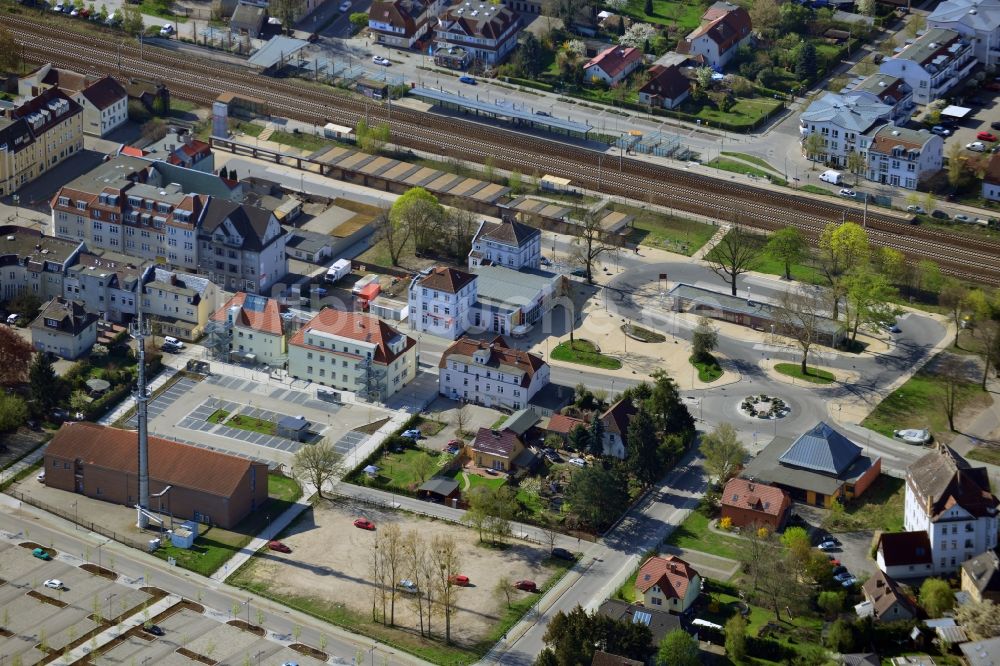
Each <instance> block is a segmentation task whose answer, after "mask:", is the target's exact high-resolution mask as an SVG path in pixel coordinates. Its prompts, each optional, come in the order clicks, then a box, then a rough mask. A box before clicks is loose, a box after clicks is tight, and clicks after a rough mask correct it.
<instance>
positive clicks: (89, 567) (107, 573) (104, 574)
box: [80, 564, 118, 580]
mask: <svg viewBox="0 0 1000 666" xmlns="http://www.w3.org/2000/svg"><path fill="white" fill-rule="evenodd" d="M80 568H81V569H83V570H84V571H86V572H87V573H92V574H94V575H95V576H100V577H101V578H107V579H108V580H118V574H116V573H115V572H114V571H111V570H110V569H104V568H102V567H99V566H97V565H96V564H81V565H80Z"/></svg>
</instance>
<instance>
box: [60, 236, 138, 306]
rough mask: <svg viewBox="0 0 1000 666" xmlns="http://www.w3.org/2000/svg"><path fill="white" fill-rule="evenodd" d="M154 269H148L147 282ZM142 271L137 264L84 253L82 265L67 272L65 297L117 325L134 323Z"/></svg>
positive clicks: (80, 259) (80, 260) (64, 288)
mask: <svg viewBox="0 0 1000 666" xmlns="http://www.w3.org/2000/svg"><path fill="white" fill-rule="evenodd" d="M152 271H153V266H151V265H149V266H146V267H145V270H144V271H143V274H144V275H145V277H146V280H147V281H148V280H150V279H152V277H151V274H152ZM139 273H140V268H139V267H138V266H136V265H135V264H131V263H127V262H123V261H120V260H112V259H109V258H107V257H99V256H97V255H94V254H90V253H82V254H81V255H80V258H79V261H78V262H77V263H76V264H74V265H72V266H70V267H69V268H67V269H66V273H65V277H64V278H63V295H64V296H65V297H66V298H67V299H72V300H76V301H80V302H82V303H83V304H84V306H85V307H86V308H87V309H88V310H89V311H91V312H96V313H98V314H99V315H100V316H101V317H102V318H105V319H107V320H108V321H113V322H116V323H122V322H128V321H131V319H132V317H133V315H135V313H136V303H137V295H136V286H137V285H138V283H139V280H140V274H139Z"/></svg>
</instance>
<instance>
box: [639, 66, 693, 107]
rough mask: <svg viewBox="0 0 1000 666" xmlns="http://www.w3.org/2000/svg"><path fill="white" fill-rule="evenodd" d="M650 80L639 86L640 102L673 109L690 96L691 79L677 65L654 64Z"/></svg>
mask: <svg viewBox="0 0 1000 666" xmlns="http://www.w3.org/2000/svg"><path fill="white" fill-rule="evenodd" d="M649 75H650V76H649V81H648V82H646V85H644V86H643V87H641V88H639V103H640V104H649V105H650V106H660V107H663V108H664V109H673V108H675V107H677V106H678V105H679V104H680V103H681V102H683V101H684V100H686V99H687V98H688V95H689V94H690V92H691V81H690V80H689V79H688V78H687V77H686V76H684V74H682V73H681V68H680V67H679V66H677V65H669V66H666V67H664V66H662V65H653V66H652V67H650V68H649Z"/></svg>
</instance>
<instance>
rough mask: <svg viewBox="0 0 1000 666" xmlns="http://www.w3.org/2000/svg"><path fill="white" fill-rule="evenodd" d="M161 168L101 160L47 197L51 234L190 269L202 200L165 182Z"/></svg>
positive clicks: (141, 162)
mask: <svg viewBox="0 0 1000 666" xmlns="http://www.w3.org/2000/svg"><path fill="white" fill-rule="evenodd" d="M163 166H164V165H163V163H161V162H150V161H149V160H145V159H140V158H135V157H128V156H118V157H116V158H114V159H111V160H108V161H107V162H102V163H101V164H99V165H98V166H96V167H95V168H94V169H92V170H91V171H89V172H88V173H86V174H84V175H82V176H80V177H78V178H76V179H74V180H73V181H71V182H70V183H69V184H67V185H64V186H63V187H61V188H60V189H59V190H58V191H57V192H56V193H55V195H54V196H53V197H52V200H51V202H50V205H51V207H52V233H53V234H54V235H55V236H58V237H59V238H66V239H75V240H78V241H82V242H85V243H86V244H87V247H88V248H90V249H91V250H95V251H96V250H110V251H111V252H120V253H122V254H125V255H128V256H130V257H136V258H137V259H139V260H146V261H150V262H157V263H161V264H167V265H169V266H172V267H175V268H179V269H183V270H189V271H193V270H196V269H197V268H198V260H197V256H198V255H197V246H196V231H195V230H196V228H197V227H198V226H199V225H200V223H201V221H202V217H203V214H204V211H205V207H206V204H207V200H208V197H207V196H205V195H202V194H191V193H187V192H185V190H184V188H183V186H182V185H181V183H179V182H176V181H175V180H173V179H172V178H171V179H170V180H166V179H165V177H164V176H165V174H164V173H162V172H161V168H162V167H163ZM170 175H173V174H170ZM199 176H201V177H202V178H203V179H213V180H218V177H217V176H215V175H213V174H199ZM165 181H166V182H165ZM137 263H138V262H137Z"/></svg>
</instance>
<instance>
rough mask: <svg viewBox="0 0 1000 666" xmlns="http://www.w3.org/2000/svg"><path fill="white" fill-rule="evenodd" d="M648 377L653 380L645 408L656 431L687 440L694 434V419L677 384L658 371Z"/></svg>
mask: <svg viewBox="0 0 1000 666" xmlns="http://www.w3.org/2000/svg"><path fill="white" fill-rule="evenodd" d="M650 377H651V378H652V379H653V386H652V388H651V390H650V391H649V397H648V398H647V399H646V408H647V409H648V410H649V414H650V416H652V417H653V421H654V422H655V423H656V427H657V429H658V430H659V431H660V432H661V433H663V434H664V435H679V436H681V437H683V438H684V439H687V438H689V437H690V436H691V435H693V433H694V418H692V416H691V412H689V411H688V408H687V405H686V404H685V403H684V401H683V400H681V395H680V392H679V391H678V390H677V383H676V382H675V381H674V380H673V379H672V378H671V377H670V375H668V374H667V373H666V372H664V371H663V370H660V369H657V370H654V371H653V372H652V374H650ZM623 397H624V394H623Z"/></svg>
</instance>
